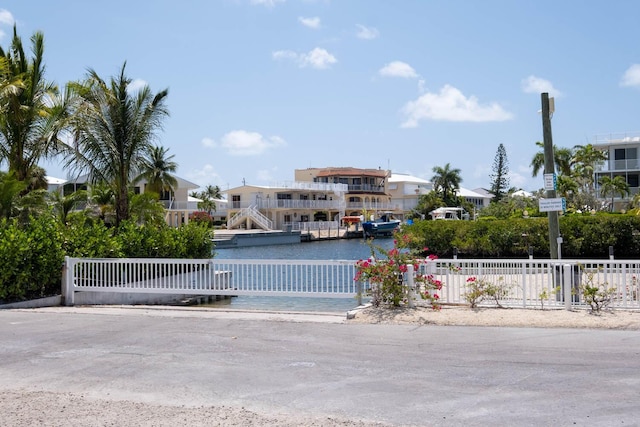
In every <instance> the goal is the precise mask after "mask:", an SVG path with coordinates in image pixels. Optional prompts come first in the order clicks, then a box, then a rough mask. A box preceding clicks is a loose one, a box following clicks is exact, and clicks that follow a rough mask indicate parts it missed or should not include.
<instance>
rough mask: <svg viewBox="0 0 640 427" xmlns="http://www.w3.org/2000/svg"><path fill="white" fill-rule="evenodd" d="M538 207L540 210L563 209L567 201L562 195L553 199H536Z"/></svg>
mask: <svg viewBox="0 0 640 427" xmlns="http://www.w3.org/2000/svg"><path fill="white" fill-rule="evenodd" d="M538 208H539V209H540V212H553V211H563V212H564V211H565V210H566V208H567V202H566V200H565V198H564V197H556V198H554V199H540V200H538Z"/></svg>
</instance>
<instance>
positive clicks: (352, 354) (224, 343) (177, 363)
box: [0, 307, 640, 426]
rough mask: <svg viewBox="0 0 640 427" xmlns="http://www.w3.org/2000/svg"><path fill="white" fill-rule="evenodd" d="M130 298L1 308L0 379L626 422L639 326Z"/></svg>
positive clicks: (498, 416)
mask: <svg viewBox="0 0 640 427" xmlns="http://www.w3.org/2000/svg"><path fill="white" fill-rule="evenodd" d="M267 317H268V318H265V317H264V316H262V317H261V316H260V315H254V314H243V313H226V314H225V313H219V312H213V313H212V312H210V311H197V310H195V311H186V310H179V311H174V310H150V309H142V308H138V309H136V308H124V309H116V308H99V307H93V308H49V309H36V310H5V311H0V343H1V344H0V390H44V391H52V392H72V393H82V394H84V395H87V396H94V397H101V398H103V399H113V400H122V399H128V400H132V401H144V402H152V403H158V404H178V405H186V406H195V405H207V406H213V405H215V406H218V405H227V406H229V405H230V406H244V407H245V408H248V409H251V410H255V411H258V412H260V411H269V412H273V411H277V412H282V413H293V412H295V413H304V414H310V415H314V414H316V415H319V414H322V415H325V416H326V415H327V414H329V415H335V416H340V417H348V418H351V419H360V420H377V421H383V422H389V423H393V424H396V425H465V426H466V425H532V426H533V425H535V426H540V425H549V426H551V425H552V426H560V425H589V426H593V425H603V426H604V425H607V426H610V425H626V426H629V425H638V423H639V422H640V332H639V331H615V330H614V331H611V330H571V329H525V328H484V327H436V326H407V325H363V324H348V323H345V322H344V321H343V320H342V318H338V317H336V316H324V317H323V316H307V317H306V318H304V319H303V320H304V321H299V320H300V318H299V317H296V316H288V315H271V316H267Z"/></svg>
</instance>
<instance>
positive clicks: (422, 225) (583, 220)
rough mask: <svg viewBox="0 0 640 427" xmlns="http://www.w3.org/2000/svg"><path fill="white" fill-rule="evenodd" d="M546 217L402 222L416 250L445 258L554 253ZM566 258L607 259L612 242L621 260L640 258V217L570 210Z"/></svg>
mask: <svg viewBox="0 0 640 427" xmlns="http://www.w3.org/2000/svg"><path fill="white" fill-rule="evenodd" d="M548 224H549V223H548V220H547V218H526V219H525V218H519V219H506V220H491V221H416V222H414V223H413V224H412V225H407V226H404V227H403V231H402V233H407V234H410V235H411V236H412V238H411V240H412V241H413V242H414V243H413V246H414V248H413V249H417V250H418V249H420V248H423V247H428V248H429V253H433V254H436V255H438V256H439V257H441V258H450V257H452V256H453V250H454V248H457V250H458V256H459V257H464V258H526V257H528V253H529V248H531V250H533V255H534V257H537V258H549V256H550V254H549V227H548ZM560 234H561V235H562V237H563V244H562V247H561V252H562V257H563V258H574V259H588V258H592V259H602V258H608V257H609V247H610V246H612V247H613V250H614V255H615V257H616V258H618V259H635V258H639V257H640V217H639V216H635V215H610V214H601V215H593V216H592V215H587V216H581V215H568V216H562V217H561V218H560Z"/></svg>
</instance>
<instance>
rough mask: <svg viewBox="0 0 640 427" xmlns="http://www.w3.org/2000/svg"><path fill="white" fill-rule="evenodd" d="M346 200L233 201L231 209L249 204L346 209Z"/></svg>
mask: <svg viewBox="0 0 640 427" xmlns="http://www.w3.org/2000/svg"><path fill="white" fill-rule="evenodd" d="M344 204H345V203H344V201H342V200H289V199H282V200H266V199H261V200H256V201H255V202H254V203H249V202H232V203H231V207H230V208H231V209H244V208H248V207H249V206H255V207H257V208H258V209H260V210H264V209H310V210H311V209H317V210H326V209H333V210H342V209H344Z"/></svg>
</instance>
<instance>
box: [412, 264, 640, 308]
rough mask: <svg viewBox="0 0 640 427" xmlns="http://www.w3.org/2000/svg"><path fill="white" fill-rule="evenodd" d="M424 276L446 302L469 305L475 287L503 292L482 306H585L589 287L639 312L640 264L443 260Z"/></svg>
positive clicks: (619, 305) (425, 267) (615, 303)
mask: <svg viewBox="0 0 640 427" xmlns="http://www.w3.org/2000/svg"><path fill="white" fill-rule="evenodd" d="M419 273H420V274H431V275H433V276H434V278H435V279H437V280H440V281H442V282H443V288H442V290H441V291H440V298H441V302H442V303H448V304H466V303H468V299H467V295H468V294H469V292H470V291H471V286H472V285H473V284H474V283H479V282H482V283H483V284H484V285H491V286H492V288H493V289H497V290H498V294H499V295H498V298H497V300H496V299H491V298H487V299H485V300H484V301H482V302H481V303H480V306H492V305H493V306H495V305H497V304H498V303H499V304H500V305H502V306H504V307H523V308H542V307H564V308H566V309H572V308H580V307H586V306H587V304H586V302H585V298H584V295H583V294H582V290H583V287H584V286H585V285H588V286H592V287H594V286H595V287H599V288H601V289H602V290H609V291H610V292H611V302H610V304H609V306H610V307H612V308H625V309H640V260H638V261H636V260H630V261H620V260H615V261H614V260H481V259H475V260H474V259H469V260H460V259H438V260H434V261H429V262H427V263H426V264H422V265H421V268H420V270H419Z"/></svg>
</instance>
